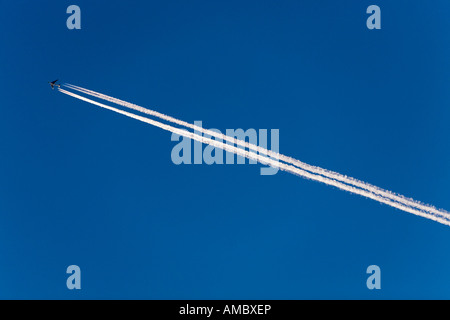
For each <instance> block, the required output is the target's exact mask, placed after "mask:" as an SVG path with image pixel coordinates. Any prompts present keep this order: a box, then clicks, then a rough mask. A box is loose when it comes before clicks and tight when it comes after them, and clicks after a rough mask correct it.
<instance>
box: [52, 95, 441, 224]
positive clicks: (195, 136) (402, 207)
mask: <svg viewBox="0 0 450 320" xmlns="http://www.w3.org/2000/svg"><path fill="white" fill-rule="evenodd" d="M58 90H59V91H60V92H62V93H64V94H67V95H69V96H72V97H74V98H77V99H80V100H83V101H86V102H89V103H91V104H94V105H97V106H99V107H102V108H105V109H108V110H111V111H114V112H117V113H119V114H122V115H125V116H127V117H130V118H133V119H136V120H139V121H142V122H145V123H148V124H151V125H153V126H156V127H158V128H161V129H163V130H166V131H169V132H172V133H175V134H178V135H180V136H184V137H187V138H190V139H193V140H196V141H199V142H202V143H207V144H209V145H212V146H214V147H217V148H221V149H223V150H225V151H228V152H233V153H235V154H238V155H240V156H243V157H246V158H249V159H253V160H256V161H258V162H260V163H262V164H265V165H271V166H274V167H278V168H280V169H281V170H284V171H286V172H289V173H292V174H295V175H298V176H301V177H304V178H308V179H311V180H315V181H319V182H322V183H325V184H327V185H331V186H334V187H336V188H339V189H342V190H345V191H348V192H352V193H355V194H359V195H361V196H364V197H367V198H370V199H373V200H375V201H378V202H380V203H384V204H387V205H389V206H391V207H394V208H397V209H400V210H403V211H405V212H409V213H412V214H415V215H418V216H421V217H424V218H427V219H430V220H433V221H436V222H439V223H442V224H444V225H447V226H450V220H449V219H448V217H447V215H446V214H445V213H444V212H441V213H439V214H430V213H428V212H424V211H421V210H418V209H416V208H412V207H409V206H406V205H404V204H401V203H398V202H395V201H392V200H391V199H386V198H384V197H382V196H380V195H376V194H373V193H371V192H368V191H366V190H361V189H358V188H355V187H353V186H349V185H347V184H344V183H341V182H338V181H335V180H332V179H329V178H326V177H323V176H320V175H315V174H312V173H310V172H307V171H304V170H302V169H299V168H297V167H294V166H291V165H288V164H285V163H282V162H278V161H275V160H273V159H271V158H269V157H266V156H262V155H259V154H257V153H254V152H249V151H246V150H243V149H241V148H237V147H234V146H231V145H227V144H225V143H223V142H220V141H216V140H212V139H209V138H206V137H203V136H200V135H198V134H195V133H192V132H188V131H186V130H183V129H179V128H175V127H172V126H170V125H166V124H163V123H161V122H158V121H155V120H152V119H149V118H146V117H142V116H139V115H136V114H133V113H130V112H126V111H123V110H119V109H116V108H113V107H110V106H107V105H105V104H102V103H100V102H97V101H94V100H91V99H88V98H86V97H83V96H80V95H77V94H75V93H72V92H69V91H67V90H64V89H60V88H58Z"/></svg>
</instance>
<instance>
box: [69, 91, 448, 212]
mask: <svg viewBox="0 0 450 320" xmlns="http://www.w3.org/2000/svg"><path fill="white" fill-rule="evenodd" d="M64 85H65V86H67V87H69V88H71V89H73V90H77V91H79V92H83V93H85V94H88V95H91V96H94V97H97V98H100V99H103V100H106V101H110V102H113V103H115V104H118V105H121V106H124V107H127V108H130V109H133V110H136V111H139V112H142V113H145V114H148V115H151V116H155V117H157V118H160V119H163V120H166V121H168V122H172V123H175V124H178V125H181V126H184V127H186V128H190V129H193V130H196V131H198V132H202V133H204V134H207V135H209V136H212V137H216V138H219V139H221V140H224V141H228V142H231V143H236V144H237V145H240V146H242V147H244V148H247V149H249V150H250V149H251V150H254V151H256V152H259V153H260V154H264V155H268V156H270V157H272V158H275V159H279V160H281V161H284V162H286V163H289V164H292V165H294V166H296V167H299V168H301V169H303V170H305V171H309V172H311V173H314V174H318V175H321V176H324V177H327V178H329V179H332V180H336V181H340V182H343V183H345V184H348V185H350V186H354V187H356V188H361V189H364V190H367V191H369V192H371V193H373V194H375V195H379V196H382V197H384V198H387V199H390V200H392V201H395V202H399V203H402V204H404V205H405V206H408V207H412V208H416V209H418V210H420V211H425V212H428V213H431V214H435V215H441V216H445V217H446V218H448V219H450V213H449V212H446V211H445V210H439V209H436V208H435V207H433V206H431V205H426V204H423V203H421V202H419V201H416V200H414V199H411V198H407V197H405V196H402V195H400V194H396V193H393V192H391V191H388V190H384V189H382V188H379V187H376V186H374V185H371V184H369V183H367V182H364V181H360V180H357V179H355V178H352V177H348V176H345V175H342V174H340V173H337V172H333V171H330V170H326V169H323V168H320V167H316V166H312V165H309V164H306V163H304V162H301V161H299V160H297V159H293V158H291V157H287V156H285V155H282V154H279V153H276V152H273V151H271V150H268V149H265V148H263V147H260V146H257V145H254V144H252V143H249V142H246V141H242V140H239V139H235V138H232V137H230V136H227V135H224V134H222V133H218V132H214V131H211V130H208V129H205V128H202V127H199V126H196V125H194V124H191V123H188V122H185V121H182V120H179V119H176V118H173V117H170V116H168V115H165V114H162V113H159V112H157V111H154V110H150V109H146V108H143V107H141V106H138V105H135V104H132V103H129V102H126V101H123V100H120V99H117V98H113V97H110V96H107V95H105V94H102V93H99V92H95V91H92V90H89V89H85V88H82V87H79V86H75V85H72V84H68V83H66V84H64Z"/></svg>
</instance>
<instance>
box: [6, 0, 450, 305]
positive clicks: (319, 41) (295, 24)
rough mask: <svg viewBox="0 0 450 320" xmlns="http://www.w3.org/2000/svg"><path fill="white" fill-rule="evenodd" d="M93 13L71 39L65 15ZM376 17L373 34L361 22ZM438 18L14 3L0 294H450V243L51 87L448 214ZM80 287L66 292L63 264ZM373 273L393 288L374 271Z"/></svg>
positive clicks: (317, 5) (320, 4)
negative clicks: (187, 156)
mask: <svg viewBox="0 0 450 320" xmlns="http://www.w3.org/2000/svg"><path fill="white" fill-rule="evenodd" d="M71 4H77V5H78V6H80V8H81V18H82V20H81V27H82V29H81V30H68V29H67V28H66V19H67V17H68V14H66V8H67V7H68V6H69V5H71ZM371 4H377V5H379V6H380V8H381V19H382V21H381V24H382V25H381V26H382V29H381V30H368V29H367V28H366V19H367V17H368V15H367V14H366V8H367V7H368V6H369V5H371ZM449 12H450V3H449V2H448V1H444V0H442V1H429V2H426V1H419V0H408V1H398V0H397V1H385V0H376V1H365V0H363V1H361V0H353V1H345V2H341V1H329V0H327V1H313V0H308V1H158V2H156V1H81V0H78V1H76V2H67V1H32V2H30V1H15V2H8V3H7V4H6V3H5V4H4V5H3V6H2V9H1V10H0V26H1V28H0V37H1V50H0V58H1V61H2V63H1V64H0V70H1V77H0V93H1V98H2V102H1V109H0V110H1V116H0V133H1V137H2V139H1V140H0V150H1V153H0V298H3V299H4V298H26V299H28V298H40V299H49V298H56V299H78V298H86V299H91V298H125V299H129V298H130V299H131V298H138V299H141V298H145V299H247V298H249V299H303V298H320V299H322V298H338V299H345V298H361V299H380V298H386V299H392V298H446V299H449V298H450V272H449V270H450V255H449V252H450V251H449V243H450V228H449V227H446V226H443V225H441V224H438V223H436V222H432V221H430V220H427V219H424V218H420V217H417V216H414V215H412V214H408V213H405V212H403V211H399V210H396V209H393V208H391V207H389V206H386V205H381V204H379V203H377V202H375V201H372V200H369V199H366V198H362V197H359V196H356V195H352V194H349V193H346V192H343V191H340V190H338V189H335V188H332V187H329V186H326V185H323V184H320V183H317V182H312V181H308V180H305V179H301V178H299V177H296V176H293V175H290V174H286V173H283V172H279V173H278V174H277V175H274V176H261V175H259V169H260V166H259V165H211V166H208V165H180V166H176V165H174V164H173V163H172V161H171V157H170V155H171V150H172V148H173V146H174V145H175V142H172V141H171V140H170V134H169V133H168V132H165V131H162V130H160V129H158V128H154V127H152V126H149V125H147V124H144V123H141V122H138V121H135V120H132V119H129V118H126V117H123V116H121V115H118V114H115V113H112V112H109V111H106V110H102V109H100V108H98V107H96V106H93V105H90V104H87V103H85V102H82V101H79V100H77V99H73V98H71V97H68V96H65V95H63V94H60V93H58V92H57V91H56V90H54V91H52V90H50V87H49V86H48V84H47V81H51V80H54V79H56V78H59V79H61V80H62V81H63V82H69V83H73V84H76V85H80V86H83V87H87V88H90V89H92V90H96V91H100V92H103V93H106V94H109V95H112V96H114V97H118V98H121V99H124V100H127V101H130V102H134V103H137V104H139V105H142V106H146V107H151V108H154V109H156V110H158V111H160V112H163V113H165V114H169V115H172V116H175V117H177V118H180V119H183V120H186V121H189V122H193V121H195V120H202V121H203V124H204V126H205V127H207V128H218V129H220V130H223V131H224V130H225V129H227V128H232V129H236V128H243V129H248V128H256V129H279V130H280V152H281V153H283V154H286V155H289V156H292V157H295V158H297V159H300V160H301V161H304V162H306V163H309V164H313V165H317V166H321V167H324V168H327V169H330V170H334V171H338V172H340V173H343V174H347V175H350V176H352V177H355V178H358V179H362V180H365V181H368V182H370V183H372V184H375V185H377V186H380V187H383V188H386V189H389V190H393V191H395V192H398V193H401V194H404V195H406V196H409V197H413V198H415V199H417V200H420V201H423V202H425V203H431V204H433V205H435V206H437V207H439V208H444V209H447V210H450V197H449V191H450V168H449V163H450V148H449V146H450V126H449V123H450V112H449V106H450V90H449V89H448V88H449V85H450V83H449V79H450V77H449V76H450V62H449V58H448V57H449V56H450V41H449V40H450V20H449V19H448V14H449ZM72 264H75V265H78V266H80V268H81V272H82V277H81V286H82V289H81V290H79V291H70V290H68V289H67V288H66V278H67V277H68V275H67V274H66V273H65V271H66V268H67V267H68V266H69V265H72ZM373 264H375V265H378V266H380V268H381V287H382V288H381V290H373V291H371V290H368V289H367V288H366V279H367V277H368V275H367V274H366V268H367V267H368V266H369V265H373Z"/></svg>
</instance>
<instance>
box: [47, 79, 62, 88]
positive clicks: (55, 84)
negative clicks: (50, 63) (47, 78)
mask: <svg viewBox="0 0 450 320" xmlns="http://www.w3.org/2000/svg"><path fill="white" fill-rule="evenodd" d="M56 81H58V79H56V80H55V81H52V82H49V83H50V86H51V87H52V90H53V89H55V88H54V87H55V86H57V87H58V88H60V87H61V85H60V84H57V83H56Z"/></svg>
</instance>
